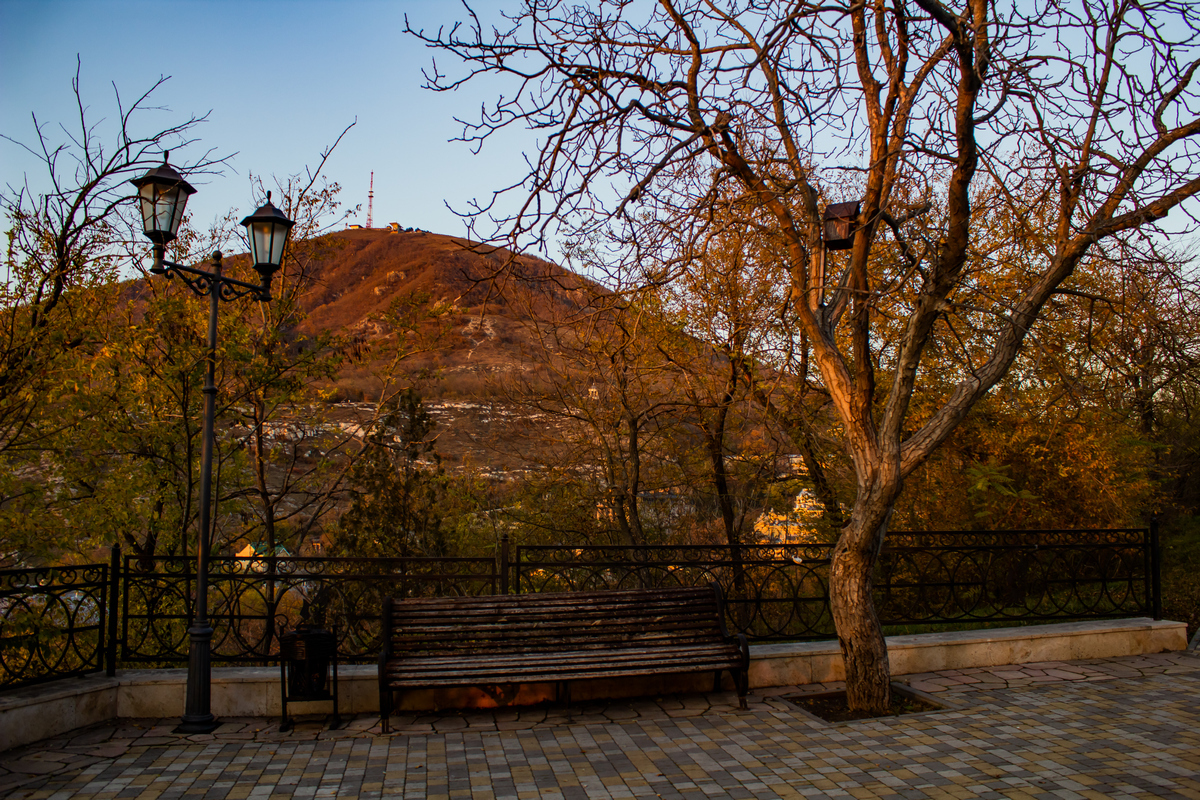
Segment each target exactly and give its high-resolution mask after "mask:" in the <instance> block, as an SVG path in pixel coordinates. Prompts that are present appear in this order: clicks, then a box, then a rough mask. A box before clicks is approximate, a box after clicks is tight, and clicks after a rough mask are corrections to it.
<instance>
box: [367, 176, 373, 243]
mask: <svg viewBox="0 0 1200 800" xmlns="http://www.w3.org/2000/svg"><path fill="white" fill-rule="evenodd" d="M374 210H375V172H374V171H372V172H371V188H370V190H369V191H368V192H367V228H368V229H370V228H372V227H374V226H372V225H371V214H372V212H373V211H374Z"/></svg>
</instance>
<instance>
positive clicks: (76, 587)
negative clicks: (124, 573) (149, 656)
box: [0, 564, 113, 689]
mask: <svg viewBox="0 0 1200 800" xmlns="http://www.w3.org/2000/svg"><path fill="white" fill-rule="evenodd" d="M111 575H112V569H111V565H109V564H80V565H76V566H63V567H45V568H40V569H10V570H3V571H0V689H8V688H14V687H18V686H28V685H30V684H35V683H42V682H43V681H51V680H56V679H58V678H67V677H72V676H76V675H86V674H88V673H92V672H98V671H100V670H103V669H105V668H106V666H108V668H109V669H111V668H112V666H113V665H112V661H111V653H110V652H109V647H108V645H109V643H110V642H111V636H110V631H109V625H108V623H109V622H110V621H111V615H110V614H109V609H110V608H111V598H110V596H109V595H110V593H111V589H112V588H113V585H112V581H111Z"/></svg>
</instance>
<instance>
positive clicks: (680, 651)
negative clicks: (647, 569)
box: [379, 583, 750, 732]
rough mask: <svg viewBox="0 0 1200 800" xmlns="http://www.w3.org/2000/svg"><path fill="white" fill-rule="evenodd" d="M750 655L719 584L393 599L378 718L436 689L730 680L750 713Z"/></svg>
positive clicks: (386, 623)
mask: <svg viewBox="0 0 1200 800" xmlns="http://www.w3.org/2000/svg"><path fill="white" fill-rule="evenodd" d="M749 666H750V651H749V648H748V646H747V643H746V637H745V635H744V634H740V633H739V634H737V635H736V636H733V635H730V633H729V632H728V630H726V627H725V615H724V598H723V597H722V595H721V589H720V587H719V586H717V584H715V583H713V584H709V585H708V586H704V587H699V588H686V589H634V590H622V591H608V592H563V593H542V594H517V595H490V596H486V597H438V598H421V599H408V600H405V599H397V598H394V597H393V598H388V599H387V601H386V602H385V603H384V608H383V652H382V653H381V654H380V656H379V713H380V717H381V718H382V722H383V730H384V731H385V732H386V731H387V730H388V718H389V717H390V716H391V711H392V708H393V707H394V706H393V703H392V701H393V696H394V693H395V692H397V691H403V690H406V689H425V688H430V687H436V686H497V685H500V686H503V685H513V684H521V683H553V684H554V687H555V694H556V696H557V695H558V694H559V687H562V689H563V692H564V693H565V696H566V702H567V703H568V704H569V703H570V684H569V683H568V682H569V681H574V680H579V679H584V678H617V677H624V676H628V675H660V674H674V673H688V672H712V673H713V691H717V690H718V689H719V688H720V678H721V671H722V670H729V672H730V674H731V675H732V676H733V680H734V684H735V685H736V687H737V692H738V698H739V700H740V701H741V706H742V708H745V707H746V692H747V689H748V680H747V674H746V673H747V670H748V669H749Z"/></svg>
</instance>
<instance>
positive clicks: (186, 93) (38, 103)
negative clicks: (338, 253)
mask: <svg viewBox="0 0 1200 800" xmlns="http://www.w3.org/2000/svg"><path fill="white" fill-rule="evenodd" d="M487 5H488V4H487V3H484V6H487ZM406 14H407V15H408V17H409V19H410V20H411V21H412V24H413V27H422V26H423V27H426V28H433V29H436V28H437V27H438V26H439V25H451V24H453V23H454V22H455V20H456V19H458V18H461V17H462V16H463V13H462V7H461V5H459V4H458V3H457V2H452V0H440V1H438V0H391V1H390V2H387V1H376V0H339V2H336V3H334V2H329V1H328V0H286V1H284V0H238V2H229V1H228V0H157V1H156V2H146V1H145V0H0V133H3V134H5V135H7V136H10V137H12V138H14V139H17V140H18V141H21V142H24V143H27V144H28V143H32V142H34V141H35V132H34V126H33V121H32V118H31V116H30V114H31V112H33V113H36V114H37V116H38V119H39V121H41V122H47V123H54V124H57V123H60V122H65V123H68V124H69V123H71V122H72V120H75V119H76V118H77V112H76V109H75V106H74V102H75V100H74V95H73V93H72V89H71V81H72V79H73V78H74V76H75V70H76V57H77V56H78V59H79V62H80V63H81V73H80V75H81V79H80V83H81V89H82V95H83V98H84V102H85V103H86V104H87V105H88V107H89V116H94V117H95V118H96V119H97V120H99V119H102V118H103V119H107V120H111V119H113V118H114V117H115V115H116V105H115V101H114V95H113V85H114V84H115V85H116V87H117V89H119V90H120V93H121V96H122V98H123V99H125V100H126V101H127V102H128V100H130V99H132V98H134V97H136V96H137V95H140V94H141V93H143V92H145V91H146V90H147V89H148V88H150V87H151V86H152V85H153V84H154V82H155V81H157V80H158V79H159V77H160V76H168V77H169V78H170V80H168V81H167V82H166V84H165V85H164V86H162V87H161V88H160V89H159V90H157V91H156V92H155V94H154V97H155V98H157V103H156V104H155V105H159V106H163V107H165V108H166V109H168V110H169V111H163V112H154V113H152V114H147V115H146V116H145V117H144V122H145V128H144V130H146V131H151V130H158V129H159V128H160V127H162V126H164V125H166V124H169V123H170V122H173V121H179V120H182V119H186V118H187V117H189V116H191V115H197V116H199V115H203V114H206V113H208V114H209V119H208V121H207V122H205V123H203V124H202V125H201V126H199V127H198V128H197V129H196V135H197V136H198V137H199V138H200V142H199V143H198V144H196V145H193V146H192V147H189V148H187V149H186V150H185V151H182V152H180V151H176V152H173V153H172V156H171V161H172V163H177V164H178V163H182V164H186V163H190V162H192V161H194V160H195V159H197V158H199V157H200V156H202V155H203V153H204V152H205V151H206V150H208V149H210V148H211V149H213V150H214V151H215V152H216V153H218V154H222V155H224V154H229V153H236V155H235V156H234V157H233V158H232V160H231V161H230V162H229V167H228V169H226V170H225V172H224V174H222V175H215V176H205V177H201V178H199V179H197V180H194V181H192V182H193V185H195V186H196V188H197V189H198V190H199V191H198V193H197V194H196V195H194V196H193V197H192V198H191V201H190V202H189V205H188V209H189V212H191V213H192V214H193V219H194V222H195V224H196V226H197V227H199V228H205V227H207V223H208V222H209V221H211V220H212V219H214V218H216V217H218V216H222V215H224V214H225V213H226V212H228V210H230V209H236V210H237V211H238V213H250V212H251V211H252V210H253V208H254V201H255V200H256V199H258V198H255V197H254V196H253V194H252V192H251V185H250V175H251V174H252V173H253V174H257V175H264V176H271V175H276V176H280V177H283V176H287V175H290V174H294V173H300V172H303V171H304V170H305V168H306V167H307V166H315V165H316V164H317V162H318V160H319V156H320V153H321V151H322V150H323V149H325V148H326V147H328V146H329V145H331V144H332V143H333V142H334V140H336V139H337V137H338V134H340V133H341V132H342V130H343V129H344V128H345V127H346V126H347V125H349V124H350V123H352V122H354V121H355V120H356V119H357V124H355V126H354V128H352V129H351V131H350V132H349V133H348V134H347V135H346V137H345V139H343V140H342V143H341V144H340V145H339V146H338V148H337V150H336V151H335V152H334V154H333V156H332V157H331V159H330V160H329V162H328V164H327V165H326V173H327V174H328V176H329V177H330V178H331V179H333V180H335V181H337V182H338V183H340V184H341V185H342V195H341V197H342V200H343V202H344V203H345V204H346V205H348V206H355V205H358V204H361V205H362V210H361V213H359V214H356V215H355V219H353V220H352V221H355V222H358V223H361V224H365V223H366V216H367V190H368V182H369V180H370V177H371V172H372V171H374V173H375V202H374V215H373V218H374V224H375V226H376V227H383V226H384V225H386V224H387V223H389V222H399V223H400V224H401V225H402V226H404V227H417V228H423V229H425V230H430V231H435V232H438V233H449V234H462V233H464V232H465V230H466V229H465V226H464V223H463V221H462V220H461V219H460V218H459V217H458V216H456V215H455V214H454V213H453V211H451V210H450V209H449V208H448V207H447V204H449V206H452V207H453V208H456V209H460V210H461V209H466V208H467V207H468V204H469V202H470V201H471V200H472V199H473V198H480V199H484V200H486V199H489V198H490V193H491V190H492V189H493V188H496V187H499V186H502V185H505V186H506V185H509V184H511V183H513V182H515V181H517V180H519V179H520V178H521V177H522V175H523V170H522V166H523V160H522V156H521V153H522V151H523V150H532V149H533V148H534V147H535V144H536V143H535V140H534V139H533V138H532V136H531V135H526V134H525V133H524V132H521V133H520V134H518V135H506V136H505V137H504V139H503V140H498V141H496V142H489V143H488V145H487V146H486V147H485V149H484V150H483V152H482V153H481V154H479V155H473V154H472V152H471V149H470V148H469V147H468V146H467V145H466V144H464V143H461V142H450V141H448V140H450V139H452V138H453V137H455V136H457V135H459V134H460V133H461V130H462V128H461V125H459V124H458V123H456V122H455V121H454V117H455V116H458V117H460V118H462V117H467V118H471V117H473V116H475V115H477V113H478V109H479V107H480V104H481V103H482V102H483V101H484V100H486V99H487V97H488V92H489V91H490V92H493V93H494V92H495V91H498V87H496V86H495V85H492V86H488V85H487V84H481V85H479V86H472V87H471V89H470V92H468V91H465V90H464V91H459V92H455V93H445V94H438V93H434V92H431V91H429V90H426V89H422V88H421V86H422V83H423V79H422V76H421V70H422V68H425V67H428V66H429V65H430V64H431V63H432V57H433V52H432V51H431V50H428V49H427V48H425V47H424V46H423V45H422V44H421V43H420V42H419V41H417V40H416V39H415V38H413V37H412V36H410V35H407V34H405V33H404V20H405V15H406ZM155 126H157V127H155ZM50 133H51V134H52V135H57V137H58V138H59V139H61V137H62V134H61V132H60V131H56V130H51V131H50ZM37 170H38V164H37V162H36V161H35V160H33V159H32V158H30V157H28V156H27V155H26V154H24V153H23V152H22V151H21V149H20V148H19V147H17V146H16V145H14V144H12V143H10V142H7V141H3V140H0V181H2V182H3V183H6V184H17V183H19V182H20V181H21V180H22V175H23V174H24V173H26V172H28V173H29V176H30V179H31V182H33V183H34V185H35V187H36V186H37V184H36V181H37V180H38V179H40V174H39V173H38V171H37ZM42 172H44V167H43V168H42ZM551 255H552V256H553V255H556V254H551Z"/></svg>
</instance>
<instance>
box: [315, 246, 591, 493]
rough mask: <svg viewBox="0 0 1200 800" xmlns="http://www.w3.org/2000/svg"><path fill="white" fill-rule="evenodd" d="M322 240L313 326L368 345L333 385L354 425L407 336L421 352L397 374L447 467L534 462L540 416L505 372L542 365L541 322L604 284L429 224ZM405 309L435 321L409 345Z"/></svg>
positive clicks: (570, 312)
mask: <svg viewBox="0 0 1200 800" xmlns="http://www.w3.org/2000/svg"><path fill="white" fill-rule="evenodd" d="M316 244H318V245H319V246H317V247H314V248H310V251H311V252H312V253H313V256H312V264H311V266H310V269H311V271H312V275H313V277H314V288H313V289H312V290H311V291H309V292H308V293H307V294H306V295H304V296H303V297H302V298H301V305H302V307H303V308H304V310H305V312H306V313H307V319H306V320H305V322H304V324H303V326H302V332H304V333H307V334H310V335H311V334H317V333H321V332H326V331H328V332H333V333H338V334H343V335H348V336H350V337H351V338H352V339H353V340H354V341H357V342H358V343H360V344H362V345H366V346H365V347H363V348H362V350H363V351H364V352H366V353H369V355H368V356H367V357H366V358H364V359H360V360H355V361H352V362H351V363H348V364H347V365H346V366H345V367H344V368H343V369H342V371H341V373H340V374H339V376H338V378H337V380H336V381H335V382H334V387H333V388H336V396H338V397H339V399H340V400H341V401H342V402H340V403H339V405H338V408H339V411H340V415H343V416H345V417H346V420H345V421H346V422H352V421H354V420H356V419H361V418H362V417H364V416H365V415H366V414H367V413H368V412H369V410H370V409H371V408H372V407H373V404H372V403H371V401H372V400H373V399H374V398H376V397H378V394H379V390H380V388H381V386H382V382H381V380H380V375H381V374H382V373H385V372H386V371H387V370H388V367H389V365H390V359H389V354H390V353H391V352H394V350H395V348H394V347H388V345H396V344H403V345H404V347H405V348H406V349H408V350H415V351H416V354H415V355H411V356H409V357H407V358H405V359H403V360H402V361H400V362H399V364H398V370H397V372H398V374H395V375H394V376H393V377H394V379H395V380H396V381H398V382H399V383H400V384H401V385H403V384H405V383H415V384H416V385H417V386H418V389H419V391H420V392H421V394H422V396H423V397H424V398H425V399H426V405H427V407H428V408H429V410H430V411H431V413H432V414H433V416H434V419H435V420H436V422H437V432H438V450H439V452H441V453H442V454H443V456H445V458H446V460H447V462H448V465H450V466H452V467H453V466H466V465H471V466H474V467H481V466H486V467H489V468H492V469H496V470H500V471H507V470H511V469H519V468H521V467H523V466H526V464H525V462H524V459H522V458H520V456H519V453H521V452H522V451H523V450H524V447H523V445H522V438H523V433H522V431H523V430H524V428H525V427H526V426H527V425H528V424H529V423H530V421H529V420H528V419H526V418H525V415H524V414H523V413H522V412H518V411H517V410H516V409H514V408H512V407H511V406H508V405H507V404H505V403H504V402H503V400H502V399H501V398H498V397H496V396H495V395H494V386H495V379H496V378H498V377H500V376H502V375H503V374H505V373H509V372H512V371H516V370H521V371H527V370H530V369H532V366H531V362H530V359H529V353H530V352H531V351H532V349H533V348H537V347H539V346H540V345H539V344H538V343H537V341H536V340H535V337H534V336H533V335H532V333H531V329H530V326H529V323H530V322H532V321H534V320H535V319H540V320H542V321H546V320H567V319H570V318H572V317H573V316H575V315H577V314H578V313H579V312H580V311H582V310H584V309H585V307H586V305H587V302H588V299H589V298H590V297H594V296H595V292H596V291H598V290H599V287H597V286H596V285H594V284H592V283H590V282H589V281H587V280H586V279H584V278H582V277H580V276H578V275H575V274H574V273H572V272H569V271H568V270H565V269H563V268H561V267H559V266H557V265H554V264H551V263H550V262H547V261H543V260H541V259H537V258H532V257H528V256H514V255H513V254H512V253H510V252H508V251H506V250H501V249H496V248H489V247H485V246H482V245H479V244H477V243H474V242H470V241H468V240H466V239H462V238H459V237H454V236H446V235H442V234H436V233H429V232H427V231H420V230H392V229H387V228H384V229H370V230H368V229H351V230H345V231H338V232H335V233H331V234H328V235H326V236H324V237H322V238H321V240H319V241H318V242H317V243H316ZM405 312H407V313H411V314H412V316H414V317H416V318H422V317H428V316H430V315H432V318H426V319H424V320H423V321H422V322H420V324H419V325H417V326H416V330H414V331H412V332H410V333H409V334H407V336H406V341H405V342H403V343H400V342H397V339H398V337H399V336H402V335H405V334H402V333H399V334H398V333H397V332H396V330H395V329H394V326H392V325H389V315H394V314H397V313H405ZM434 312H436V313H434ZM381 345H382V346H381ZM326 388H331V387H326Z"/></svg>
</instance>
